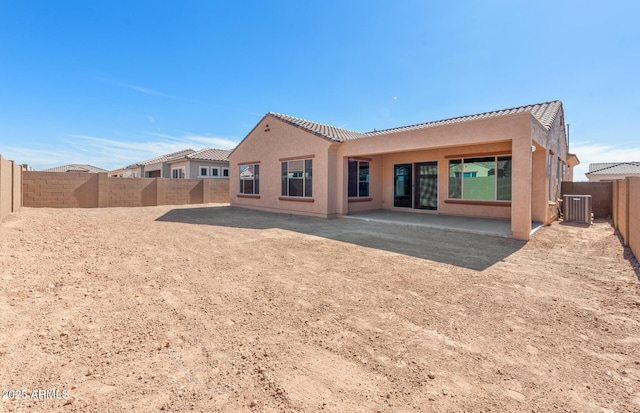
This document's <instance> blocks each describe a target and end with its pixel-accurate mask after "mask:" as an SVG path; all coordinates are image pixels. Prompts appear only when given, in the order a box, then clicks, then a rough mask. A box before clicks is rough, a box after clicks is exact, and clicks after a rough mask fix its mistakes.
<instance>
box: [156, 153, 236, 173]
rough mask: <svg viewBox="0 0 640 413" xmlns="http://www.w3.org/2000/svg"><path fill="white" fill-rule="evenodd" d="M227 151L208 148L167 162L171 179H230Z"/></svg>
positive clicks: (175, 157)
mask: <svg viewBox="0 0 640 413" xmlns="http://www.w3.org/2000/svg"><path fill="white" fill-rule="evenodd" d="M230 153H231V151H229V150H226V149H216V148H206V149H201V150H199V151H195V152H192V153H188V154H184V155H181V156H174V157H172V158H171V159H169V160H167V166H168V168H169V169H170V171H171V175H170V176H171V178H187V179H194V178H213V179H216V178H222V179H229V154H230Z"/></svg>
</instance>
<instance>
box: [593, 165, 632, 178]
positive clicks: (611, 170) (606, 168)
mask: <svg viewBox="0 0 640 413" xmlns="http://www.w3.org/2000/svg"><path fill="white" fill-rule="evenodd" d="M586 175H587V176H588V175H640V162H601V163H590V164H589V172H587V173H586Z"/></svg>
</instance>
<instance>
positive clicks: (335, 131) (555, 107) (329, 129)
mask: <svg viewBox="0 0 640 413" xmlns="http://www.w3.org/2000/svg"><path fill="white" fill-rule="evenodd" d="M561 109H562V102H560V101H559V100H554V101H551V102H545V103H536V104H533V105H526V106H518V107H515V108H509V109H501V110H496V111H492V112H484V113H478V114H475V115H467V116H459V117H455V118H449V119H443V120H438V121H433V122H426V123H419V124H416V125H409V126H401V127H398V128H391V129H384V130H373V131H371V132H364V133H362V132H355V131H351V130H347V129H344V128H340V127H336V126H331V125H326V124H322V123H317V122H312V121H308V120H305V119H300V118H296V117H293V116H289V115H284V114H281V113H275V112H269V113H267V115H266V116H272V117H274V118H276V119H280V120H282V121H284V122H286V123H288V124H290V125H292V126H295V127H297V128H301V129H304V130H306V131H308V132H310V133H313V134H314V135H317V136H320V137H323V138H325V139H329V140H332V141H334V142H344V141H347V140H352V139H361V138H367V137H371V136H379V135H386V134H391V133H395V132H406V131H411V130H417V129H424V128H430V127H434V126H441V125H448V124H453V123H462V122H468V121H472V120H477V119H486V118H492V117H497V116H504V115H510V114H514V113H524V112H529V113H531V114H532V115H533V116H534V117H535V118H536V119H537V120H538V121H539V122H540V123H541V124H542V125H543V126H544V127H545V128H547V129H550V128H551V124H552V123H553V121H554V120H555V118H556V116H557V115H558V113H559V112H560V110H561Z"/></svg>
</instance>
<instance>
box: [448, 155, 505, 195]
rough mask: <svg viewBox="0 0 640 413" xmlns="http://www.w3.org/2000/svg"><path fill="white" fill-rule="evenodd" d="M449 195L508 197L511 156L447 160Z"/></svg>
mask: <svg viewBox="0 0 640 413" xmlns="http://www.w3.org/2000/svg"><path fill="white" fill-rule="evenodd" d="M449 198H451V199H466V200H472V201H510V200H511V156H510V155H509V156H487V157H482V158H464V159H452V160H450V161H449Z"/></svg>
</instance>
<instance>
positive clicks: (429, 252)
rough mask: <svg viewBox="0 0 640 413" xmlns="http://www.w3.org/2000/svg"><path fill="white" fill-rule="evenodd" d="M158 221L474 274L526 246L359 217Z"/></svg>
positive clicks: (186, 216)
mask: <svg viewBox="0 0 640 413" xmlns="http://www.w3.org/2000/svg"><path fill="white" fill-rule="evenodd" d="M156 221H164V222H180V223H188V224H196V225H213V226H221V227H230V228H247V229H256V230H260V229H271V228H279V229H282V230H286V231H294V232H298V233H302V234H307V235H314V236H318V237H322V238H328V239H332V240H336V241H341V242H347V243H350V244H356V245H360V246H362V247H367V248H376V249H380V250H384V251H389V252H394V253H397V254H404V255H409V256H412V257H417V258H422V259H427V260H431V261H437V262H441V263H446V264H451V265H455V266H459V267H464V268H469V269H472V270H477V271H482V270H484V269H486V268H488V267H490V266H491V265H493V264H495V263H496V262H499V261H501V260H503V259H504V258H506V257H508V256H509V255H511V254H513V253H514V252H516V251H518V250H519V249H520V248H522V247H523V246H524V245H525V242H523V241H518V240H514V239H509V238H501V237H493V236H487V235H478V234H469V233H460V232H453V231H447V230H444V229H436V228H426V227H415V226H407V225H395V224H392V223H385V222H371V221H364V220H357V219H323V218H314V217H307V216H298V215H289V214H278V213H272V212H263V211H255V210H249V209H241V208H234V207H230V206H223V207H208V208H184V209H173V210H171V211H169V212H167V213H166V214H164V215H163V216H161V217H159V218H158V219H157V220H156ZM354 258H355V257H354Z"/></svg>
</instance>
